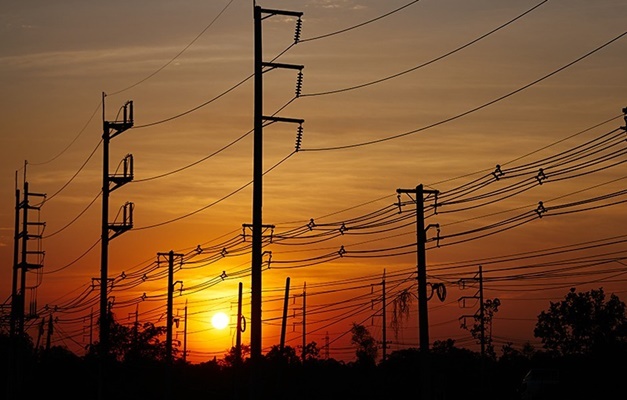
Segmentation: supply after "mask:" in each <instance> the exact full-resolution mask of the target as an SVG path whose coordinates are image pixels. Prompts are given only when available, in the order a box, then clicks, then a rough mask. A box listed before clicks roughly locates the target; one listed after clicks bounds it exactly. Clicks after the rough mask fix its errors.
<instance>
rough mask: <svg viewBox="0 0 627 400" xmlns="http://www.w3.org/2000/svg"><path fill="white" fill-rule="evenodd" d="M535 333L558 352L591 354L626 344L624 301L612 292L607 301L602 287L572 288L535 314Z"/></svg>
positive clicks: (547, 347)
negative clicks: (593, 288)
mask: <svg viewBox="0 0 627 400" xmlns="http://www.w3.org/2000/svg"><path fill="white" fill-rule="evenodd" d="M534 336H535V337H537V338H540V339H541V340H542V344H543V347H544V348H545V349H547V350H549V351H553V352H556V353H558V354H559V355H575V354H590V353H593V352H597V353H598V352H604V351H606V350H608V349H612V348H617V346H619V345H620V346H621V348H623V349H624V347H622V346H625V344H627V316H626V315H625V303H623V302H622V301H620V299H619V298H618V297H617V296H616V295H614V294H612V295H611V296H610V298H609V300H607V301H606V299H605V293H604V292H603V288H600V289H599V290H591V291H589V292H579V293H576V292H575V288H571V289H570V292H569V293H568V294H567V295H566V297H565V299H564V300H562V301H560V302H556V303H553V302H551V303H550V306H549V309H548V311H542V312H541V313H540V315H538V322H537V324H536V327H535V329H534Z"/></svg>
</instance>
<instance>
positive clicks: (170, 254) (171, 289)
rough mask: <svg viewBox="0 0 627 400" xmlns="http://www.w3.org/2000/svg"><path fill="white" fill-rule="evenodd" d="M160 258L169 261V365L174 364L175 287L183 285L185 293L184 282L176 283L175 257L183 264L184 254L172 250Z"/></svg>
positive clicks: (167, 330)
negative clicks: (165, 258)
mask: <svg viewBox="0 0 627 400" xmlns="http://www.w3.org/2000/svg"><path fill="white" fill-rule="evenodd" d="M157 255H158V257H167V260H168V304H167V311H166V339H165V348H166V363H167V364H168V365H171V364H172V361H173V358H172V329H173V323H174V315H173V303H174V301H173V295H174V287H175V286H176V285H177V284H179V283H180V284H181V292H182V291H183V282H182V281H176V282H174V257H177V258H180V259H181V263H182V262H183V260H182V257H183V254H175V253H174V251H173V250H170V251H169V252H168V253H158V254H157Z"/></svg>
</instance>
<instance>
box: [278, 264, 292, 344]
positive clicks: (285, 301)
mask: <svg viewBox="0 0 627 400" xmlns="http://www.w3.org/2000/svg"><path fill="white" fill-rule="evenodd" d="M289 297H290V277H289V276H288V277H287V278H286V279H285V297H284V298H283V319H281V342H280V346H279V349H280V350H281V354H283V349H284V348H285V329H286V325H287V308H288V300H289Z"/></svg>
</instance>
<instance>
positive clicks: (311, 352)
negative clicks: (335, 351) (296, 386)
mask: <svg viewBox="0 0 627 400" xmlns="http://www.w3.org/2000/svg"><path fill="white" fill-rule="evenodd" d="M298 347H299V348H300V350H301V354H304V355H305V360H303V361H307V360H317V359H319V358H320V349H319V348H318V343H316V342H309V343H307V344H306V345H305V349H304V350H303V346H298Z"/></svg>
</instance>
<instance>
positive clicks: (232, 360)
mask: <svg viewBox="0 0 627 400" xmlns="http://www.w3.org/2000/svg"><path fill="white" fill-rule="evenodd" d="M240 351H241V354H240V357H238V355H237V348H236V347H235V346H233V347H231V348H230V349H229V351H228V352H227V353H226V354H225V355H224V359H223V360H222V365H223V366H225V367H232V366H235V365H238V364H241V362H242V361H244V359H246V358H248V357H250V345H248V344H242V345H241V346H240Z"/></svg>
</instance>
